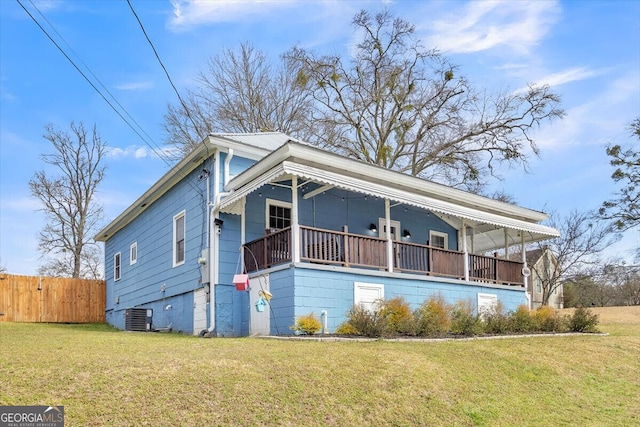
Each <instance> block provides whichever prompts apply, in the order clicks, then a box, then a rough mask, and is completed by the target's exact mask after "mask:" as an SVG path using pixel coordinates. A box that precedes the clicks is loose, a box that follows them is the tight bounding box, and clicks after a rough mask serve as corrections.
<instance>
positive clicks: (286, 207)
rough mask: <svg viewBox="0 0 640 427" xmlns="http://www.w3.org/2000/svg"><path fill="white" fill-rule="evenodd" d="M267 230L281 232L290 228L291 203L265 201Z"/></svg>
mask: <svg viewBox="0 0 640 427" xmlns="http://www.w3.org/2000/svg"><path fill="white" fill-rule="evenodd" d="M266 223H267V228H269V229H275V230H282V229H283V228H287V227H289V226H291V203H287V202H281V201H279V200H272V199H267V218H266Z"/></svg>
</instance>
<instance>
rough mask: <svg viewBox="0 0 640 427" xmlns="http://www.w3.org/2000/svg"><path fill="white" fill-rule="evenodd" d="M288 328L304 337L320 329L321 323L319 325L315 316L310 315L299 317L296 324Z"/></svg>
mask: <svg viewBox="0 0 640 427" xmlns="http://www.w3.org/2000/svg"><path fill="white" fill-rule="evenodd" d="M289 328H290V329H292V330H294V331H296V332H298V333H301V334H304V335H314V334H317V333H318V331H320V329H322V323H320V321H319V320H318V318H317V317H316V316H315V314H313V313H310V314H307V315H306V316H300V317H299V318H298V320H296V324H295V325H293V326H290V327H289Z"/></svg>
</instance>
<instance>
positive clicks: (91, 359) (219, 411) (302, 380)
mask: <svg viewBox="0 0 640 427" xmlns="http://www.w3.org/2000/svg"><path fill="white" fill-rule="evenodd" d="M617 310H618V312H617V313H619V315H616V312H612V311H608V312H607V313H606V315H605V313H603V316H602V322H601V324H600V325H599V328H600V329H601V330H602V331H603V332H608V333H609V335H608V336H602V335H576V336H570V337H567V336H562V337H560V336H545V337H535V338H509V339H499V340H471V341H445V342H385V341H373V342H317V341H283V340H269V339H259V338H239V339H231V338H224V339H201V338H194V337H187V336H181V335H175V334H158V333H156V334H154V333H127V332H120V331H114V330H112V329H110V328H108V327H107V326H104V325H53V324H17V323H0V405H64V407H65V425H66V426H90V425H122V426H134V425H135V426H138V425H154V426H165V425H166V426H182V425H184V426H198V425H203V426H211V425H241V426H255V425H266V426H270V425H273V426H315V425H318V426H324V425H327V426H332V425H336V426H370V425H374V426H384V425H393V426H418V425H425V426H474V425H478V426H482V425H486V426H522V425H531V426H562V425H568V426H625V425H628V426H632V425H640V307H633V308H620V309H617Z"/></svg>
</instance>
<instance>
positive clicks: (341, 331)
mask: <svg viewBox="0 0 640 427" xmlns="http://www.w3.org/2000/svg"><path fill="white" fill-rule="evenodd" d="M336 334H338V335H360V332H358V330H357V329H356V328H354V327H353V326H351V324H350V323H349V322H342V323H340V324H339V325H338V327H337V328H336Z"/></svg>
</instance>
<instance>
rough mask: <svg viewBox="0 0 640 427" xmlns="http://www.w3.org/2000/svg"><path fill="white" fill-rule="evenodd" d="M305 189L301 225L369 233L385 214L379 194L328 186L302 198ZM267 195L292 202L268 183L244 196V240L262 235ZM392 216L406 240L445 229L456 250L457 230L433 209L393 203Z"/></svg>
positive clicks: (416, 240)
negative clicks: (366, 194) (399, 225)
mask: <svg viewBox="0 0 640 427" xmlns="http://www.w3.org/2000/svg"><path fill="white" fill-rule="evenodd" d="M305 192H306V190H305ZM305 192H303V191H300V193H299V198H298V204H299V222H300V224H301V225H306V226H310V227H318V228H325V229H329V230H335V231H341V230H342V227H343V226H345V225H346V226H347V227H348V228H349V232H351V233H355V234H362V235H365V236H367V235H369V236H372V235H373V234H372V233H371V232H370V231H369V225H370V224H371V223H374V224H376V225H378V218H384V216H385V211H384V200H383V199H380V198H376V197H370V196H369V197H365V196H364V195H361V194H357V193H349V192H347V191H344V190H340V189H331V190H328V191H326V192H325V193H322V194H318V195H316V196H315V197H313V198H310V199H306V200H305V199H304V198H303V196H304V194H305ZM267 199H274V200H279V201H282V202H291V191H290V190H289V189H287V188H282V187H278V186H273V187H271V186H268V185H267V186H264V187H263V188H261V189H259V190H258V191H256V192H254V193H252V194H250V195H249V196H248V197H247V204H246V224H247V241H251V240H254V239H257V238H260V237H262V236H264V230H265V228H266V224H265V209H266V200H267ZM391 219H393V220H395V221H400V224H401V227H402V230H405V229H406V230H409V231H410V232H411V238H410V239H409V240H407V241H409V242H413V243H420V244H425V243H426V242H427V241H428V240H429V231H430V230H434V231H440V232H442V233H447V235H448V236H449V238H448V241H449V249H451V250H458V231H457V230H456V229H455V228H453V227H451V226H450V225H449V224H447V223H446V222H444V221H442V220H441V219H440V218H438V217H437V216H436V215H434V214H433V213H430V212H427V211H424V210H422V209H419V208H415V207H411V206H406V207H405V206H396V207H393V208H391ZM376 236H377V234H376ZM403 240H404V239H403Z"/></svg>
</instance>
